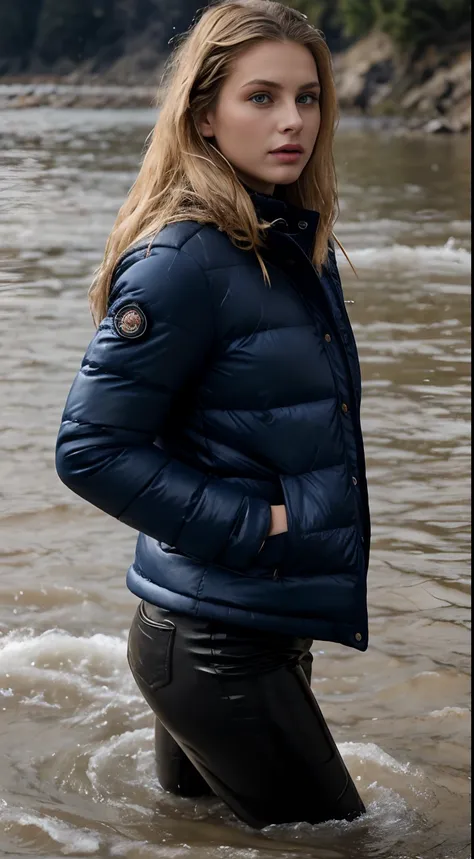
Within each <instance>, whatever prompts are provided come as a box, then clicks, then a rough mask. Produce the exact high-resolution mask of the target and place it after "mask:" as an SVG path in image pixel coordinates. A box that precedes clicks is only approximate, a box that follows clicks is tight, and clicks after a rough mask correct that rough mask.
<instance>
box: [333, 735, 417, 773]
mask: <svg viewBox="0 0 474 859" xmlns="http://www.w3.org/2000/svg"><path fill="white" fill-rule="evenodd" d="M338 748H339V751H340V753H341V755H342V757H343V758H346V757H357V758H359V762H360V763H364V762H365V761H371V762H373V763H375V764H377V765H378V766H380V767H383V768H384V769H389V770H392V772H394V773H403V774H404V775H408V774H410V775H414V776H420V775H422V773H421V771H420V770H414V769H413V767H412V766H411V764H409V763H406V764H402V763H400V761H397V760H396V759H395V758H393V757H392V756H391V755H389V754H388V753H387V752H384V750H383V749H381V748H380V746H377V745H376V743H352V742H345V743H341V745H340V746H338Z"/></svg>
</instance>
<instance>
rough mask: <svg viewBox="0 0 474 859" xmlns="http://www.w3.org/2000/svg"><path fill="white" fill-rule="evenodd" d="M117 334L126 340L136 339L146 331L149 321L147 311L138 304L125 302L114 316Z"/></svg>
mask: <svg viewBox="0 0 474 859" xmlns="http://www.w3.org/2000/svg"><path fill="white" fill-rule="evenodd" d="M112 321H113V324H114V328H115V330H116V332H117V334H119V335H120V337H123V338H124V339H125V340H136V339H137V338H138V337H142V336H143V334H144V333H145V331H146V329H147V326H148V322H147V318H146V316H145V313H144V312H143V310H142V309H141V307H140V306H139V305H138V304H125V305H124V306H123V307H121V308H120V310H117V313H116V314H115V315H114V317H113V320H112Z"/></svg>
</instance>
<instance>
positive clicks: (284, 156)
mask: <svg viewBox="0 0 474 859" xmlns="http://www.w3.org/2000/svg"><path fill="white" fill-rule="evenodd" d="M302 154H303V153H302V152H297V151H296V150H295V151H294V152H285V151H281V150H280V152H270V155H273V157H274V158H277V159H278V161H282V162H283V164H292V162H293V161H298V158H301V156H302Z"/></svg>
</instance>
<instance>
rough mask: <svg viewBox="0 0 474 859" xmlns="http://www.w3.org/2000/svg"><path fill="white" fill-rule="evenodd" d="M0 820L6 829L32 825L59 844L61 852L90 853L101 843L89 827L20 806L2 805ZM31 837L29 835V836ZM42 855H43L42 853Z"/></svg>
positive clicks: (95, 850) (66, 853)
mask: <svg viewBox="0 0 474 859" xmlns="http://www.w3.org/2000/svg"><path fill="white" fill-rule="evenodd" d="M0 820H1V821H2V822H3V824H4V825H5V828H6V829H7V831H8V830H9V829H11V828H13V827H14V828H15V829H17V827H18V826H33V827H35V828H36V829H39V830H40V831H42V832H45V833H46V835H49V837H50V838H51V839H52V841H55V842H56V843H57V844H60V845H61V853H64V854H65V855H68V854H70V853H77V852H79V853H85V854H87V855H91V854H92V853H96V852H97V851H98V849H99V847H100V845H101V840H100V838H99V837H98V835H96V834H95V833H93V832H91V830H90V829H86V828H81V829H80V830H79V829H78V828H77V827H76V826H72V825H70V824H68V823H65V822H64V821H63V820H59V819H58V818H57V817H52V816H50V815H46V814H44V815H39V814H34V813H32V812H25V811H24V810H23V809H21V808H15V807H8V806H3V808H1V809H0ZM30 839H31V836H30ZM42 855H44V854H43V853H42Z"/></svg>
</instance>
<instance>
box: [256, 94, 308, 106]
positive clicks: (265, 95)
mask: <svg viewBox="0 0 474 859" xmlns="http://www.w3.org/2000/svg"><path fill="white" fill-rule="evenodd" d="M308 96H309V98H312V99H313V102H317V101H318V96H317V95H314V94H313V93H311V92H307V93H304V94H303V95H301V96H300V98H308ZM254 98H269V95H268V93H266V92H258V93H256V94H255V95H252V96H250V100H251V101H252V99H254ZM311 103H312V102H306V104H311ZM255 104H265V102H263V101H257V102H255Z"/></svg>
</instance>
